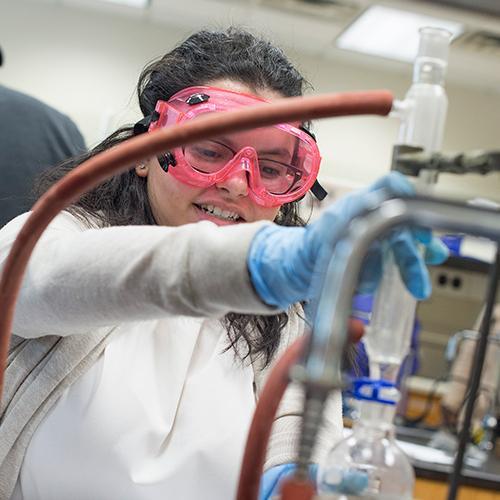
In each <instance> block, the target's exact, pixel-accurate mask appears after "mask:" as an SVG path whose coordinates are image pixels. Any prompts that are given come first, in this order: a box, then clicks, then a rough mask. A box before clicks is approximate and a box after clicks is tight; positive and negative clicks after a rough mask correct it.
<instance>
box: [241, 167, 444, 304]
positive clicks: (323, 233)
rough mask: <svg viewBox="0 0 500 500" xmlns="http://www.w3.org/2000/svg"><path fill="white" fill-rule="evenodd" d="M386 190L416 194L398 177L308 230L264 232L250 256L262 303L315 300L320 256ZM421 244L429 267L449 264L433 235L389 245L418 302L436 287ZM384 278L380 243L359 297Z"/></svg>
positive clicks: (399, 233) (407, 233)
mask: <svg viewBox="0 0 500 500" xmlns="http://www.w3.org/2000/svg"><path fill="white" fill-rule="evenodd" d="M380 190H385V191H386V192H387V193H388V194H389V196H394V197H395V196H411V195H413V194H414V188H413V186H412V185H411V183H410V182H409V181H408V180H406V178H405V177H404V176H403V175H401V174H399V173H397V172H393V173H391V174H389V175H386V176H384V177H382V178H381V179H379V180H378V181H377V182H375V183H374V184H373V185H372V186H370V187H368V188H367V189H363V190H360V191H357V192H354V193H351V194H349V195H347V196H345V197H344V198H342V199H341V200H339V201H338V202H336V203H333V204H332V205H330V206H329V207H327V208H326V209H325V211H324V212H323V213H322V215H321V216H320V217H319V218H318V219H317V220H315V221H314V222H313V223H311V224H309V225H308V226H306V227H283V226H278V225H269V226H266V227H264V228H262V229H261V230H260V231H259V232H258V233H257V234H256V235H255V237H254V239H253V241H252V244H251V247H250V251H249V256H248V268H249V272H250V277H251V280H252V283H253V285H254V287H255V289H256V291H257V293H258V294H259V296H260V297H261V298H262V300H263V301H264V302H266V303H267V304H269V305H272V306H276V307H279V308H280V309H286V308H288V307H289V306H290V305H291V304H294V303H296V302H299V301H304V300H308V299H311V298H312V297H311V290H310V284H311V280H312V277H313V273H314V266H315V264H316V262H317V260H318V258H319V256H320V254H321V255H323V254H324V253H325V252H326V254H328V255H331V254H332V253H333V251H334V249H335V245H336V243H337V242H338V241H339V239H340V237H341V236H342V233H343V231H344V229H345V227H346V224H348V223H349V222H350V221H351V220H352V219H354V218H355V217H356V216H358V215H360V214H361V213H363V212H364V211H365V210H366V209H367V208H369V207H371V206H373V204H374V203H376V201H377V199H378V198H379V195H380V193H377V192H378V191H380ZM419 243H420V244H422V245H424V246H425V256H424V258H425V262H427V263H429V264H439V263H441V262H443V261H444V260H446V258H447V256H448V251H447V249H446V247H445V246H444V244H442V243H441V241H439V240H438V239H436V238H434V237H433V236H432V233H431V231H430V230H428V229H424V228H412V229H400V230H396V231H394V232H393V233H392V234H391V236H390V237H389V238H388V239H387V241H386V242H384V244H388V245H389V246H390V248H391V250H392V252H393V254H394V259H395V261H396V264H397V265H398V267H399V270H400V273H401V277H402V279H403V281H404V283H405V285H406V287H407V288H408V290H409V291H410V292H411V293H412V294H413V295H414V296H415V298H417V299H424V298H426V297H428V296H429V295H430V293H431V284H430V279H429V274H428V271H427V268H426V266H425V262H424V258H423V257H422V256H421V253H420V251H419V249H418V244H419ZM381 274H382V243H376V244H374V245H373V247H372V249H371V250H370V252H368V254H367V256H366V258H365V261H364V264H363V269H362V272H361V276H360V282H359V291H360V292H363V293H369V292H372V291H373V290H374V289H375V287H376V285H377V284H378V281H379V280H380V277H381Z"/></svg>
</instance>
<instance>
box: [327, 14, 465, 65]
mask: <svg viewBox="0 0 500 500" xmlns="http://www.w3.org/2000/svg"><path fill="white" fill-rule="evenodd" d="M425 26H432V27H435V28H445V29H447V30H448V31H450V32H451V33H452V35H453V38H455V37H457V36H458V35H460V34H461V33H462V32H463V30H464V27H463V25H462V24H460V23H457V22H454V21H447V20H445V19H438V18H436V17H431V16H425V15H421V14H417V13H415V12H409V11H404V10H399V9H393V8H390V7H382V6H380V5H374V6H372V7H369V8H368V9H366V10H365V11H364V12H363V14H361V16H359V17H358V18H357V19H356V20H355V21H354V22H353V23H352V24H351V25H350V26H349V27H348V28H347V29H346V30H345V31H344V32H343V33H342V34H341V35H340V36H339V37H338V38H337V47H339V48H341V49H347V50H354V51H357V52H362V53H364V54H370V55H373V56H379V57H387V58H389V59H397V60H399V61H405V62H413V60H414V59H415V57H416V55H417V50H418V40H419V33H418V30H419V29H420V28H422V27H425Z"/></svg>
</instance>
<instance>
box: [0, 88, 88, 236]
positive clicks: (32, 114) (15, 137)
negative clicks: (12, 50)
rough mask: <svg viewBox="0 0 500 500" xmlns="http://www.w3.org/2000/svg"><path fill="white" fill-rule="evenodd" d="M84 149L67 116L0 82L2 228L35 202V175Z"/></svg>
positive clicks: (82, 142)
mask: <svg viewBox="0 0 500 500" xmlns="http://www.w3.org/2000/svg"><path fill="white" fill-rule="evenodd" d="M84 151H85V143H84V140H83V137H82V135H81V133H80V131H79V130H78V128H77V127H76V125H75V124H74V123H73V122H72V121H71V120H70V118H68V117H67V116H66V115H63V114H62V113H59V111H56V110H55V109H53V108H51V107H50V106H47V105H46V104H44V103H42V102H40V101H38V100H37V99H35V98H33V97H30V96H27V95H25V94H22V93H20V92H16V91H15V90H11V89H9V88H7V87H4V86H3V85H0V227H2V226H3V225H5V224H6V223H7V222H8V221H10V220H11V219H13V218H14V217H16V216H17V215H19V214H21V213H23V212H26V210H29V209H30V208H31V205H32V204H33V202H34V199H33V195H32V188H33V181H34V178H35V177H36V176H37V175H38V174H39V173H40V172H41V171H42V170H43V169H45V168H47V167H51V166H53V165H56V164H58V163H60V162H61V161H63V160H65V159H67V158H69V157H71V156H75V155H77V154H80V153H82V152H84Z"/></svg>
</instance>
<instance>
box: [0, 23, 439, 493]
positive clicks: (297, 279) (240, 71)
mask: <svg viewBox="0 0 500 500" xmlns="http://www.w3.org/2000/svg"><path fill="white" fill-rule="evenodd" d="M304 86H305V81H304V79H303V78H302V76H301V75H300V74H299V73H298V72H297V70H296V69H295V68H294V67H293V66H292V65H291V64H290V63H289V62H288V60H287V59H286V58H285V56H284V55H283V53H282V52H281V51H280V50H278V49H277V48H275V47H273V46H272V45H270V44H269V43H268V42H266V41H264V40H261V39H258V38H256V37H254V36H253V35H251V34H249V33H248V32H245V31H242V30H237V29H230V30H228V31H225V32H206V31H203V32H199V33H197V34H195V35H193V36H191V37H190V38H188V39H187V40H186V41H184V42H183V43H181V44H180V45H179V46H178V47H176V48H175V49H174V50H172V51H171V52H169V53H168V54H166V55H165V56H164V57H162V58H161V59H160V60H158V61H156V62H154V63H152V64H150V65H149V66H148V67H147V68H146V69H145V70H144V72H143V73H142V75H141V77H140V80H139V85H138V95H139V103H140V107H141V110H142V112H143V114H144V117H145V118H144V119H143V120H141V121H140V122H139V123H137V124H136V125H135V127H125V128H122V129H120V130H118V131H117V132H116V133H114V134H113V135H111V136H110V137H109V138H107V139H106V140H105V141H104V142H103V143H101V144H100V145H98V146H97V147H96V148H94V150H92V151H91V152H90V153H88V154H87V155H85V156H84V157H80V158H77V159H75V160H73V161H70V162H69V163H66V164H63V165H62V166H60V167H58V168H56V169H55V170H52V171H50V172H48V174H47V175H46V176H45V178H44V179H42V182H41V190H42V191H43V190H44V189H46V188H47V187H48V186H50V185H51V184H52V183H53V182H55V181H56V180H57V179H59V178H61V177H62V176H63V175H64V174H65V173H66V172H68V171H69V170H71V169H72V168H74V167H76V166H77V165H78V164H80V163H82V162H83V161H84V160H86V159H87V158H89V157H91V156H93V155H95V154H97V153H99V152H100V151H103V150H105V149H107V148H110V147H113V146H114V145H116V144H119V143H120V142H122V141H124V140H127V139H128V138H130V137H132V136H133V135H134V134H137V133H143V132H147V131H148V130H152V129H154V128H157V127H162V126H170V125H171V124H172V123H176V122H179V121H183V120H188V119H196V117H197V116H199V115H200V114H202V113H205V112H213V111H218V110H225V109H233V108H237V107H239V106H245V105H250V104H253V103H256V102H261V101H262V100H267V101H272V100H273V99H276V98H281V97H289V96H297V95H301V94H302V92H303V88H304ZM318 166H319V154H318V151H317V148H316V145H315V143H314V140H313V139H312V138H311V137H310V135H309V134H308V133H307V131H306V130H305V128H304V127H303V126H302V125H301V124H284V125H280V126H277V127H267V128H266V129H264V130H262V129H261V130H257V131H250V132H245V133H238V134H231V135H229V136H227V137H220V138H217V139H214V140H212V141H202V142H200V143H197V144H194V145H191V146H188V147H184V148H178V149H176V150H173V151H169V152H167V153H166V154H164V155H161V156H159V157H158V158H150V159H149V160H148V161H146V162H144V163H143V164H140V165H135V166H134V167H133V168H132V169H131V170H130V171H128V172H126V173H124V174H122V175H119V176H116V177H114V178H112V179H110V180H109V181H107V182H105V183H104V184H102V185H101V186H99V187H98V188H96V189H94V190H93V191H92V192H90V193H87V194H86V195H84V196H83V197H82V198H81V199H80V200H79V201H78V202H77V203H75V205H74V206H72V207H71V208H70V209H69V210H67V211H65V212H64V213H62V214H60V215H59V216H58V217H57V218H56V219H55V220H54V221H53V223H52V224H51V225H50V227H49V228H48V229H47V231H46V232H45V233H44V235H43V237H42V238H41V240H40V242H39V244H38V246H37V247H36V249H35V252H34V254H33V257H32V259H31V262H30V265H29V268H28V271H27V275H26V278H25V281H24V284H23V288H22V291H21V295H20V299H19V302H18V305H17V310H16V316H15V324H14V337H13V343H12V347H11V353H10V357H9V366H8V369H7V382H6V391H5V395H4V402H3V403H4V404H3V408H2V421H1V425H0V497H1V498H9V497H11V498H13V499H15V500H20V499H24V500H35V499H36V500H57V499H65V500H67V499H68V498H71V499H92V500H99V499H102V500H104V499H107V500H108V499H120V500H127V499H131V500H132V499H133V500H137V499H147V500H149V499H160V498H162V499H164V498H182V499H183V500H195V499H196V500H198V499H200V498H204V499H229V498H233V497H234V494H235V487H236V482H237V477H238V472H239V467H240V462H241V456H242V451H243V447H244V442H245V438H246V432H247V429H248V425H249V422H250V419H251V416H252V413H253V410H254V405H255V398H256V397H258V394H259V390H260V389H261V387H262V384H263V380H264V379H265V376H266V373H267V372H268V369H269V365H270V363H271V362H272V360H273V359H275V358H276V356H277V354H278V353H279V352H280V351H281V350H282V349H284V348H285V347H286V346H287V345H288V344H289V343H290V342H291V341H293V340H294V339H295V338H296V337H297V336H298V335H300V334H301V332H302V330H303V321H302V319H301V318H302V314H301V309H300V306H298V305H294V304H297V303H299V302H301V301H305V300H307V299H309V298H310V290H309V284H310V281H311V277H312V272H313V268H314V264H315V261H316V258H317V255H318V254H319V252H320V251H325V250H326V251H327V252H331V251H332V250H333V248H334V246H335V242H336V239H337V238H338V236H339V234H338V233H339V231H340V227H341V226H342V224H343V223H344V222H346V221H349V220H350V219H351V218H352V217H354V216H355V215H356V214H357V213H359V212H360V211H362V210H363V209H364V208H365V207H366V206H367V204H368V203H370V202H371V199H372V198H371V196H374V195H376V191H377V190H378V189H382V188H383V189H386V190H387V191H389V192H392V193H393V194H394V195H401V194H411V192H412V191H411V187H410V186H409V184H408V183H406V181H405V180H404V179H403V178H402V177H400V176H396V175H391V176H387V177H386V178H383V179H382V180H381V181H379V182H378V183H377V184H375V185H374V186H372V187H371V188H369V189H368V190H365V191H364V192H362V193H357V194H354V195H352V196H350V197H348V198H346V199H344V200H342V201H341V202H340V203H338V204H336V205H333V206H332V207H330V208H329V209H328V210H326V211H325V214H324V215H323V216H322V217H321V218H320V219H319V220H318V221H316V222H315V223H314V224H311V225H309V226H306V227H301V226H303V224H302V221H301V220H300V218H299V216H298V211H297V201H298V200H299V199H300V198H301V197H303V196H304V195H305V193H306V192H307V191H308V190H310V189H313V190H315V189H316V187H315V186H316V184H315V181H316V175H317V170H318ZM371 193H373V195H372V194H371ZM26 216H27V215H23V216H20V217H18V218H17V219H14V220H13V221H12V222H11V223H10V224H8V225H7V226H6V227H5V228H4V229H3V230H2V231H1V232H0V259H1V260H0V262H3V261H4V260H5V257H6V254H7V252H8V250H9V248H10V246H11V244H12V241H13V239H14V238H15V236H16V234H17V232H18V231H19V229H20V227H21V226H22V224H23V222H24V221H25V219H26ZM273 221H274V223H273ZM284 226H289V227H284ZM418 234H419V235H420V236H421V237H420V240H421V241H423V242H424V243H425V244H427V245H428V247H429V249H430V250H429V253H430V254H432V255H433V256H434V257H436V255H437V254H438V255H440V252H441V250H440V248H439V247H437V246H436V244H435V242H434V240H432V239H431V237H430V235H429V234H428V233H425V234H424V233H423V232H419V233H418ZM422 234H424V236H423V237H422ZM391 242H392V244H393V247H394V250H395V254H396V258H397V260H398V262H399V263H400V268H401V271H402V275H403V277H404V278H405V282H406V283H407V285H408V287H409V289H410V290H411V291H412V292H413V293H414V294H415V295H416V296H419V297H423V296H425V295H426V294H428V292H429V281H428V277H427V275H426V271H425V265H424V264H423V262H422V260H421V258H420V257H419V254H418V252H417V251H416V247H415V245H414V243H413V238H412V236H411V235H410V233H409V232H401V233H398V235H396V236H395V237H393V238H392V239H391ZM441 253H442V252H441ZM375 260H377V259H375ZM370 262H372V260H370ZM379 272H380V269H379V268H378V266H375V267H373V266H365V272H364V273H363V276H362V280H361V286H370V285H373V281H374V278H373V277H374V276H375V275H377V274H379ZM299 412H300V398H299V397H298V395H297V394H294V393H293V392H290V393H289V394H287V397H286V398H285V401H284V403H283V405H282V407H281V408H280V411H279V414H278V415H277V418H276V422H275V425H274V428H273V435H272V438H271V442H270V447H269V452H268V457H267V462H266V465H265V468H266V470H267V471H268V472H267V473H266V474H269V475H268V476H267V477H268V478H271V479H268V481H273V484H274V480H275V478H276V477H277V476H279V475H280V474H281V472H282V471H284V470H285V464H287V463H289V462H292V461H293V458H294V451H295V450H294V443H295V440H296V437H297V433H298V425H299V422H300V418H299V416H298V415H299ZM340 429H341V409H340V400H339V398H338V397H337V395H335V396H334V397H333V398H332V402H331V405H330V407H329V410H328V414H327V416H326V422H325V432H324V433H323V436H322V439H321V442H320V444H319V448H318V456H317V459H320V458H321V455H322V454H324V453H326V451H327V450H328V448H329V447H330V446H331V445H332V444H333V442H334V441H335V440H336V439H337V438H338V436H339V433H340ZM264 479H266V475H265V476H264ZM264 486H265V487H266V488H267V490H266V491H267V493H263V498H264V497H265V498H267V496H266V495H269V494H270V492H271V490H272V489H273V488H272V485H271V486H269V484H267V485H266V483H265V484H264Z"/></svg>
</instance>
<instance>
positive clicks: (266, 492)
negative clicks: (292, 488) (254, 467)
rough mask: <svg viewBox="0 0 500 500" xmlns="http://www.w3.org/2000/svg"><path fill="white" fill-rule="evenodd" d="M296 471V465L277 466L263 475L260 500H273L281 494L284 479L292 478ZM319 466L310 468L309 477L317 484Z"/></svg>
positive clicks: (314, 465)
mask: <svg viewBox="0 0 500 500" xmlns="http://www.w3.org/2000/svg"><path fill="white" fill-rule="evenodd" d="M294 470H295V464H282V465H275V466H274V467H271V468H270V469H268V470H266V471H265V472H264V474H262V480H261V482H260V491H259V500H271V499H272V498H274V497H275V496H276V495H278V494H279V492H280V490H279V488H280V485H281V482H282V481H283V479H285V478H286V477H288V476H290V475H291V474H292V473H293V471H294ZM317 472H318V466H317V465H316V464H313V465H310V466H309V477H310V478H311V480H312V481H313V482H314V483H316V474H317Z"/></svg>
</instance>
